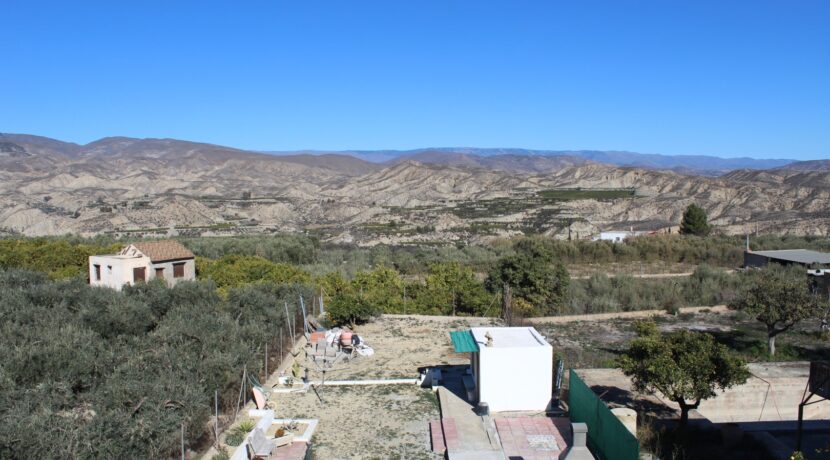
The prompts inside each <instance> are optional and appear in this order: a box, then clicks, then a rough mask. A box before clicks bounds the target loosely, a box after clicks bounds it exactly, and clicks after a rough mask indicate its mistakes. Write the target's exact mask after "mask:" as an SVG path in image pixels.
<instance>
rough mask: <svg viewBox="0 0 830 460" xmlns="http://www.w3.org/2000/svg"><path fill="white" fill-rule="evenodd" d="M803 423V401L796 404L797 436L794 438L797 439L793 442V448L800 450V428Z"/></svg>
mask: <svg viewBox="0 0 830 460" xmlns="http://www.w3.org/2000/svg"><path fill="white" fill-rule="evenodd" d="M803 425H804V403H803V402H802V403H801V404H799V405H798V437H797V438H796V439H797V441H796V443H795V450H797V451H798V452H801V434H802V432H801V430H802V428H803Z"/></svg>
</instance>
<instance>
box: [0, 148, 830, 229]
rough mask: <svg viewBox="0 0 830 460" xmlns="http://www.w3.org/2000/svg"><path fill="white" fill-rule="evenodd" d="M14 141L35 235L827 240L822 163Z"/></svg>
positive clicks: (828, 176)
mask: <svg viewBox="0 0 830 460" xmlns="http://www.w3.org/2000/svg"><path fill="white" fill-rule="evenodd" d="M8 142H9V143H11V144H14V145H13V147H14V148H13V149H12V150H10V151H12V154H10V153H8V152H7V153H2V152H0V231H7V232H14V233H19V234H25V235H31V236H39V235H57V234H65V233H76V234H82V235H95V234H100V233H108V234H114V235H130V236H163V235H176V234H185V235H196V234H203V235H218V234H226V235H235V234H248V233H271V232H310V233H315V234H318V235H319V236H321V237H322V238H323V239H325V240H331V241H338V242H351V243H358V244H365V245H374V244H412V243H430V244H434V243H453V242H457V241H472V242H476V241H479V240H482V239H489V238H496V237H505V236H512V235H519V234H528V233H534V234H547V235H551V236H555V237H558V238H569V237H570V238H590V237H591V236H593V235H595V234H596V233H597V232H598V231H600V230H606V229H617V230H619V229H628V228H630V227H634V228H635V229H638V230H662V231H668V230H669V229H673V228H674V227H676V226H677V225H678V223H679V222H680V218H681V215H682V212H683V210H684V209H685V207H686V206H687V205H689V204H690V203H697V204H698V205H701V206H703V207H704V208H705V209H706V211H707V212H708V213H709V217H710V220H711V221H712V222H713V223H714V224H715V226H716V228H717V229H718V231H722V232H725V233H729V234H743V233H746V232H774V233H787V234H797V235H804V234H810V235H827V234H828V233H830V217H828V216H830V172H828V171H821V170H817V171H798V170H783V169H781V170H759V171H748V170H747V171H734V172H732V173H729V174H726V175H723V176H719V177H707V176H695V175H683V174H677V173H673V172H668V171H655V170H646V169H637V168H629V167H615V166H609V165H604V164H597V163H585V164H559V165H557V166H556V167H555V168H554V169H551V170H547V171H535V170H534V171H529V172H521V171H502V170H495V169H493V170H488V169H483V168H477V167H467V166H463V165H457V166H446V165H435V164H422V163H417V162H411V161H408V162H402V163H398V164H394V165H378V164H372V163H367V162H364V161H362V160H359V159H357V158H353V157H348V156H344V155H339V156H338V155H331V156H327V157H312V156H294V157H275V156H271V155H263V154H257V153H254V152H246V151H242V150H237V149H231V148H227V147H220V146H213V145H208V144H198V143H192V142H185V141H176V140H170V139H127V138H108V139H102V140H100V141H97V142H95V143H92V144H88V145H86V146H78V145H75V144H66V143H60V142H59V141H55V140H49V139H45V138H36V137H34V136H17V137H8Z"/></svg>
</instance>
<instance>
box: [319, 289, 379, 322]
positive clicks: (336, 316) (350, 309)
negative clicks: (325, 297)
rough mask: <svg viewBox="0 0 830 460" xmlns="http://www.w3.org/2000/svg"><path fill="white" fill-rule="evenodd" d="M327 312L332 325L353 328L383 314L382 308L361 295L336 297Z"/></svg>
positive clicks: (340, 295)
mask: <svg viewBox="0 0 830 460" xmlns="http://www.w3.org/2000/svg"><path fill="white" fill-rule="evenodd" d="M326 312H327V313H328V315H329V319H330V320H331V322H332V323H334V324H336V325H340V326H342V325H349V326H351V327H352V328H354V327H355V326H356V325H358V324H362V323H365V322H367V321H370V320H371V319H372V318H374V317H376V316H378V315H380V314H381V313H382V311H381V309H380V308H378V307H377V306H376V305H374V304H373V303H372V302H370V301H369V300H368V299H366V298H365V297H364V296H362V295H359V294H339V295H336V296H335V297H334V298H333V299H332V301H331V303H330V304H329V306H328V308H327V309H326Z"/></svg>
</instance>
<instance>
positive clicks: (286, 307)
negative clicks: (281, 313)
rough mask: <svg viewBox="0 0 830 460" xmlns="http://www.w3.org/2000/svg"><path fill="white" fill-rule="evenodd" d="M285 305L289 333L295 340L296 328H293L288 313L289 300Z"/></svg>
mask: <svg viewBox="0 0 830 460" xmlns="http://www.w3.org/2000/svg"><path fill="white" fill-rule="evenodd" d="M284 305H285V322H286V323H288V334H290V335H291V337H292V339H291V340H292V342H293V341H294V339H293V337H294V330H293V329H292V328H291V316H290V315H289V314H288V302H285V303H284Z"/></svg>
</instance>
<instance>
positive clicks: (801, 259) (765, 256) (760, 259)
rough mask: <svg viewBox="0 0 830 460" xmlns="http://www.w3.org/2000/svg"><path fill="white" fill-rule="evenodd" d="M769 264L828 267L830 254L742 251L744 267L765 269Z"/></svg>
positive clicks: (784, 250)
mask: <svg viewBox="0 0 830 460" xmlns="http://www.w3.org/2000/svg"><path fill="white" fill-rule="evenodd" d="M770 262H774V263H778V264H781V265H791V264H799V265H804V266H805V267H810V266H812V265H819V266H827V267H830V254H827V253H824V252H818V251H811V250H809V249H780V250H777V251H749V250H747V251H744V267H765V266H767V265H768V264H769V263H770Z"/></svg>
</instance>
